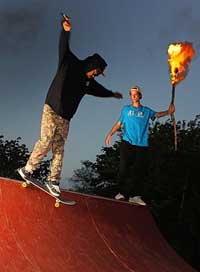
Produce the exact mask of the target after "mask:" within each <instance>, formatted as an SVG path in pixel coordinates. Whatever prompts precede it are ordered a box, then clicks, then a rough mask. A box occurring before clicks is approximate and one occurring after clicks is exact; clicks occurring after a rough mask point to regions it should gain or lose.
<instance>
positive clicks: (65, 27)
mask: <svg viewBox="0 0 200 272" xmlns="http://www.w3.org/2000/svg"><path fill="white" fill-rule="evenodd" d="M61 28H62V29H61V33H60V40H59V61H58V68H57V72H56V75H55V77H54V79H53V81H52V83H51V86H50V88H49V91H48V93H47V97H46V100H45V104H44V108H43V114H42V121H41V135H40V139H39V140H38V141H37V142H36V144H35V146H34V149H33V151H32V153H31V155H30V157H29V160H28V161H27V163H26V165H25V166H24V167H23V168H21V169H19V173H20V175H21V177H22V178H24V179H26V180H28V179H30V178H31V175H32V173H33V171H34V170H36V168H37V167H38V166H39V164H40V162H41V161H42V160H43V158H44V157H45V156H46V155H47V153H48V152H49V151H50V150H51V151H52V154H53V156H52V161H51V168H50V174H49V176H48V180H47V182H46V183H45V184H46V186H47V188H48V190H49V191H50V192H51V194H53V195H55V196H58V195H59V194H60V188H59V181H60V179H61V170H62V163H63V155H64V143H65V140H66V139H67V135H68V131H69V124H70V121H71V119H72V117H73V116H74V114H75V112H76V111H77V108H78V105H79V103H80V101H81V99H82V98H83V97H84V95H86V94H88V95H93V96H97V97H114V98H118V99H120V98H122V94H121V93H119V92H112V91H110V90H108V89H106V88H105V87H103V86H102V85H101V84H99V83H98V82H97V81H96V80H95V77H97V76H99V75H101V74H102V75H104V70H105V68H106V66H107V63H106V62H105V60H104V59H103V58H102V57H101V56H100V55H99V54H93V55H91V56H89V57H87V58H86V59H84V60H80V59H78V58H77V57H76V56H75V55H74V54H73V53H72V52H71V50H70V47H69V38H70V33H71V20H70V19H69V18H65V19H64V20H63V21H62V22H61Z"/></svg>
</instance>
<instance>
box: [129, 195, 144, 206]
mask: <svg viewBox="0 0 200 272" xmlns="http://www.w3.org/2000/svg"><path fill="white" fill-rule="evenodd" d="M128 201H129V202H130V203H135V204H138V205H143V206H146V203H145V202H144V201H143V200H142V199H141V196H134V197H129V200H128Z"/></svg>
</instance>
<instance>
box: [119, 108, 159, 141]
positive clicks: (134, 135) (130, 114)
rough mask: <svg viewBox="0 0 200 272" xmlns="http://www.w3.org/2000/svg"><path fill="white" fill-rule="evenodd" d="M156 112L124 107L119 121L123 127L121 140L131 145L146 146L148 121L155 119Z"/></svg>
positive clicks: (148, 109)
mask: <svg viewBox="0 0 200 272" xmlns="http://www.w3.org/2000/svg"><path fill="white" fill-rule="evenodd" d="M155 114H156V112H155V111H154V110H152V109H150V108H148V107H145V106H142V105H141V106H140V107H138V108H136V107H134V106H133V105H127V106H124V107H123V109H122V112H121V116H120V118H119V121H120V122H121V123H122V126H123V130H124V131H123V135H122V139H123V140H125V141H127V142H129V143H130V144H132V145H137V146H148V145H149V144H148V133H149V120H150V119H152V120H153V119H155Z"/></svg>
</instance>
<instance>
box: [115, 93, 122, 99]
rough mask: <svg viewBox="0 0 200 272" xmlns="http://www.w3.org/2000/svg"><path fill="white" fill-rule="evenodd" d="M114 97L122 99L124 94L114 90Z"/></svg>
mask: <svg viewBox="0 0 200 272" xmlns="http://www.w3.org/2000/svg"><path fill="white" fill-rule="evenodd" d="M114 97H115V98H117V99H122V98H123V95H122V94H121V93H118V92H114Z"/></svg>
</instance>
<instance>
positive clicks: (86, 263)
mask: <svg viewBox="0 0 200 272" xmlns="http://www.w3.org/2000/svg"><path fill="white" fill-rule="evenodd" d="M64 194H65V196H67V197H68V198H71V199H74V200H76V202H77V204H76V205H75V206H66V205H62V206H61V207H59V208H55V207H54V202H55V200H54V198H52V197H50V196H49V195H47V194H45V193H44V192H42V191H40V190H38V189H36V188H27V189H24V188H22V187H21V184H20V183H19V182H17V181H14V180H10V179H5V178H0V271H1V272H15V271H16V272H51V271H52V272H82V271H83V272H130V271H132V272H192V271H193V272H194V271H195V270H194V269H192V268H191V267H190V266H189V265H188V264H186V263H185V262H184V260H183V259H182V258H181V257H179V256H178V255H177V254H176V253H175V251H174V250H173V249H172V248H171V247H170V246H169V245H168V243H167V242H166V241H165V240H164V239H163V237H162V235H161V234H160V232H159V230H158V228H157V226H156V224H155V223H154V220H153V218H152V216H151V214H150V212H149V210H148V208H147V207H143V206H134V205H131V204H127V203H121V202H117V201H114V200H108V199H104V198H98V197H92V196H86V195H80V194H75V193H69V192H65V193H64Z"/></svg>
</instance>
